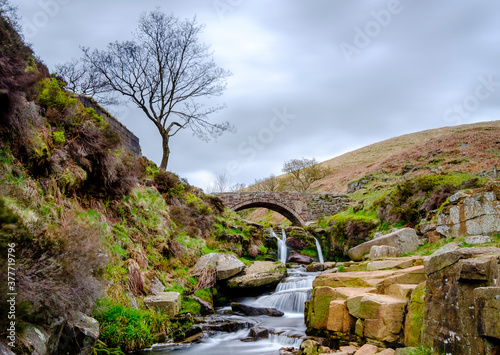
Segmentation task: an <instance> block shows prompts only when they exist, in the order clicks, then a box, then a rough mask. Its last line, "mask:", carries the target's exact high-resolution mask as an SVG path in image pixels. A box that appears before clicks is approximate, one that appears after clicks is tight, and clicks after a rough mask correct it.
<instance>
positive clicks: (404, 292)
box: [385, 284, 417, 300]
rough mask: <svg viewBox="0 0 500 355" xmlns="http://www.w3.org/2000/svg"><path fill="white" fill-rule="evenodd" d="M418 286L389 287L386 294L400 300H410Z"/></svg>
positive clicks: (396, 285) (394, 285)
mask: <svg viewBox="0 0 500 355" xmlns="http://www.w3.org/2000/svg"><path fill="white" fill-rule="evenodd" d="M416 287H417V285H405V284H392V285H390V286H389V287H387V289H386V291H385V294H386V295H388V296H392V297H394V298H398V299H400V300H410V297H411V294H412V292H413V290H415V288H416Z"/></svg>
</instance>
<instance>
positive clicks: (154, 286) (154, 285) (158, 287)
mask: <svg viewBox="0 0 500 355" xmlns="http://www.w3.org/2000/svg"><path fill="white" fill-rule="evenodd" d="M160 292H165V286H164V285H163V283H162V282H161V281H160V280H158V278H157V277H153V279H152V280H151V286H150V287H149V293H151V294H153V295H157V294H158V293H160Z"/></svg>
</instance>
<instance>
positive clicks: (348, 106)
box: [12, 0, 500, 187]
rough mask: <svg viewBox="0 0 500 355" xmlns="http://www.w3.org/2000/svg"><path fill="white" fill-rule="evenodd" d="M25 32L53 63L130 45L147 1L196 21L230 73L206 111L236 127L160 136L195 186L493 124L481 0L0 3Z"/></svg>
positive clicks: (499, 37)
mask: <svg viewBox="0 0 500 355" xmlns="http://www.w3.org/2000/svg"><path fill="white" fill-rule="evenodd" d="M12 2H13V3H14V4H17V5H18V7H19V14H20V15H21V16H22V17H23V24H24V34H25V38H26V40H27V41H28V42H29V43H31V44H32V46H33V49H34V50H35V53H36V54H37V55H38V56H39V57H40V58H41V59H42V60H43V61H44V62H45V63H46V64H47V65H48V66H49V69H51V70H54V66H55V65H56V64H58V63H64V62H67V61H69V60H71V58H78V57H80V56H81V51H80V49H79V47H80V46H88V47H90V48H99V49H104V48H105V46H106V44H107V43H109V42H112V41H115V40H119V41H120V40H127V39H131V38H132V37H131V32H132V31H133V30H134V29H135V28H136V25H137V20H138V18H139V16H140V14H141V13H143V12H147V11H151V10H153V9H155V8H156V7H160V9H161V10H163V11H165V12H172V13H174V14H175V15H176V16H178V17H180V18H192V17H193V16H196V17H197V19H198V21H199V22H200V23H204V24H205V25H206V28H205V31H204V33H203V35H202V40H203V41H204V42H205V43H207V44H210V45H211V48H212V49H213V51H214V57H215V60H216V62H217V64H218V65H220V66H221V67H223V68H225V69H228V70H230V71H231V72H232V73H233V75H232V76H231V77H230V78H229V79H228V86H227V90H226V92H225V93H224V95H223V96H222V97H220V98H217V100H219V101H221V102H225V103H226V105H227V108H226V109H225V110H223V111H221V112H219V113H217V114H216V115H214V116H212V120H214V121H221V122H222V121H230V122H232V123H233V124H234V125H235V126H236V127H237V129H238V131H237V133H235V134H231V133H227V134H225V135H224V136H222V137H220V138H219V139H218V140H217V141H216V142H214V141H212V142H209V143H205V142H203V141H200V140H198V139H197V138H196V137H194V136H193V135H192V134H191V133H190V132H189V131H183V132H182V133H181V134H178V135H176V136H175V137H174V138H173V139H172V141H171V149H172V154H171V159H170V162H169V167H168V170H171V171H174V172H176V173H178V174H179V175H180V176H182V177H186V178H187V179H188V180H189V182H190V183H191V184H194V185H197V186H199V187H206V186H207V185H208V184H209V183H210V182H211V180H213V179H214V177H215V175H216V174H218V173H224V172H225V173H226V174H227V175H228V176H229V177H230V178H231V182H232V183H246V184H249V183H252V182H253V181H254V179H256V178H262V177H267V176H269V175H270V174H272V173H274V174H280V172H281V167H282V164H283V162H284V161H287V160H290V159H292V158H301V157H306V158H313V157H314V158H316V159H317V160H318V161H323V160H327V159H330V158H333V157H335V156H338V155H340V154H342V153H344V152H347V151H350V150H354V149H356V148H360V147H362V146H364V145H367V144H370V143H375V142H378V141H381V140H384V139H387V138H391V137H394V136H398V135H401V134H406V133H411V132H416V131H420V130H425V129H430V128H437V127H443V126H449V125H457V124H465V123H473V122H479V121H489V120H497V119H499V117H500V115H499V113H500V21H499V19H500V2H497V1H493V0H482V1H470V0H453V1H451V0H441V1H435V0H413V1H412V0H385V1H378V0H370V1H353V0H334V1H333V0H273V1H269V0H163V1H160V0H141V1H137V0H120V1H118V0H116V1H115V0H99V1H97V0H86V1H81V0H33V1H27V0H26V1H25V0H20V1H15V0H14V1H12ZM115 112H116V114H117V117H118V118H119V119H120V120H121V121H122V122H123V123H124V124H125V125H126V126H127V127H128V128H129V129H130V130H131V131H133V132H134V133H135V134H136V135H137V136H138V137H139V138H140V141H141V146H142V151H143V154H144V155H145V156H147V157H148V158H149V159H151V160H153V161H155V162H156V163H158V164H159V163H160V161H161V149H160V142H161V141H160V137H159V134H158V133H157V132H156V128H155V127H154V126H153V125H152V124H151V123H149V122H148V121H147V119H146V118H145V117H144V116H143V115H142V114H141V112H139V111H138V110H137V109H135V108H134V107H132V106H131V107H130V108H127V107H121V108H118V109H116V110H115Z"/></svg>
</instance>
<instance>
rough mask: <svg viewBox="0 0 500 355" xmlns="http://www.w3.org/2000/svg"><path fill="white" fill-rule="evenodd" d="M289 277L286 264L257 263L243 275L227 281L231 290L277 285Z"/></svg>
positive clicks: (249, 267)
mask: <svg viewBox="0 0 500 355" xmlns="http://www.w3.org/2000/svg"><path fill="white" fill-rule="evenodd" d="M286 275H287V272H286V267H285V264H283V263H278V262H273V261H255V262H253V263H252V265H250V266H248V267H246V268H245V270H244V272H243V274H242V275H238V276H235V277H233V278H231V279H229V280H227V285H228V286H229V287H231V288H250V287H261V286H273V285H277V284H278V283H279V282H280V281H281V280H282V279H284V278H285V277H286Z"/></svg>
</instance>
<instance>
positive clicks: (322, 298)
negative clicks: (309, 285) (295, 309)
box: [305, 286, 335, 329]
mask: <svg viewBox="0 0 500 355" xmlns="http://www.w3.org/2000/svg"><path fill="white" fill-rule="evenodd" d="M334 296H335V290H334V289H333V288H331V287H328V286H324V287H321V286H320V287H315V288H313V290H312V295H311V300H310V301H309V303H308V307H307V308H308V311H307V314H306V319H305V322H306V325H307V327H309V328H314V329H326V326H327V324H328V313H329V309H330V302H331V301H332V299H334V298H333V297H334Z"/></svg>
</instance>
